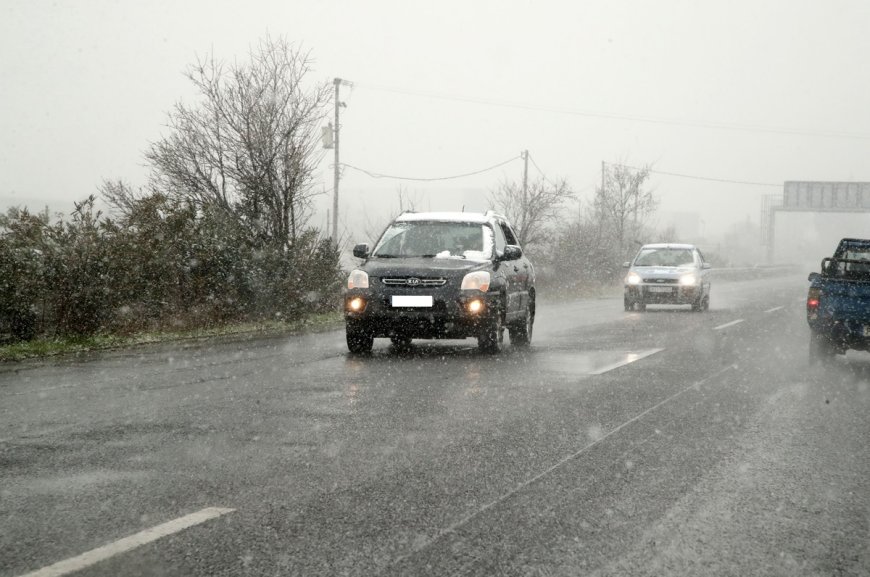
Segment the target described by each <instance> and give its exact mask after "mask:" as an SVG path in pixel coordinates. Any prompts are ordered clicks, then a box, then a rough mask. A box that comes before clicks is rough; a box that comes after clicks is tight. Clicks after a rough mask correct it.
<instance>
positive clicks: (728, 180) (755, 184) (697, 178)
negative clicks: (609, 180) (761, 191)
mask: <svg viewBox="0 0 870 577" xmlns="http://www.w3.org/2000/svg"><path fill="white" fill-rule="evenodd" d="M607 164H610V165H611V166H622V167H625V168H630V169H631V170H644V169H642V168H637V167H636V166H628V165H627V164H613V163H610V162H608V163H607ZM647 170H649V172H651V173H653V174H664V175H667V176H676V177H679V178H691V179H693V180H706V181H710V182H724V183H726V184H746V185H750V186H773V187H776V188H782V184H781V183H780V184H773V183H771V182H752V181H748V180H733V179H729V178H713V177H709V176H693V175H690V174H680V173H677V172H665V171H663V170H653V169H651V168H650V169H647Z"/></svg>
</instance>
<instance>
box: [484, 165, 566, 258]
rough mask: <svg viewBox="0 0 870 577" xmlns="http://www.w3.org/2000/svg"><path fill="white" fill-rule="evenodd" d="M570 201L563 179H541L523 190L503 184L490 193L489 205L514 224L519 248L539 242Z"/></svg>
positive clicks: (520, 185) (516, 186)
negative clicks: (554, 180) (553, 180)
mask: <svg viewBox="0 0 870 577" xmlns="http://www.w3.org/2000/svg"><path fill="white" fill-rule="evenodd" d="M573 198H574V193H573V192H572V191H571V189H570V187H569V186H568V182H567V181H566V180H565V179H561V180H558V181H556V182H551V181H549V180H546V179H544V178H543V177H541V178H540V179H538V180H536V181H534V182H532V183H530V184H529V185H528V187H527V188H526V189H525V190H524V189H523V185H522V183H517V182H512V181H505V182H503V183H502V184H501V185H500V186H499V188H498V189H496V190H495V191H494V192H492V193H491V194H490V202H491V203H492V204H493V206H495V207H496V209H497V210H498V211H499V212H501V213H503V214H504V215H505V216H506V217H507V218H508V220H510V222H511V223H512V224H513V225H514V227H515V229H516V233H517V235H518V236H519V241H520V244H521V245H522V246H523V247H525V246H526V245H530V244H531V245H533V244H536V243H541V242H543V241H544V240H545V238H546V235H547V232H548V230H549V229H550V228H551V226H552V225H553V224H555V223H557V222H558V221H560V220H561V217H562V215H563V207H564V205H565V203H566V202H567V201H568V200H571V199H573Z"/></svg>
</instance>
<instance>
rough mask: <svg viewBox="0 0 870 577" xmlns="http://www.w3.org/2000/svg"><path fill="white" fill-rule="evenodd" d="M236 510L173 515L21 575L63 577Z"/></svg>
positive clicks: (211, 509)
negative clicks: (152, 524) (164, 520)
mask: <svg viewBox="0 0 870 577" xmlns="http://www.w3.org/2000/svg"><path fill="white" fill-rule="evenodd" d="M233 511H235V509H221V508H219V507H209V508H207V509H203V510H201V511H197V512H196V513H191V514H190V515H185V516H184V517H179V518H178V519H173V520H172V521H167V522H166V523H163V524H162V525H157V526H156V527H151V528H150V529H145V530H144V531H140V532H139V533H136V534H135V535H130V536H129V537H124V538H123V539H119V540H117V541H114V542H113V543H109V544H108V545H103V546H102V547H97V548H96V549H92V550H91V551H88V552H87V553H82V554H81V555H78V556H77V557H71V558H69V559H66V560H64V561H59V562H58V563H55V564H54V565H49V566H48V567H43V568H42V569H38V570H36V571H32V572H30V573H26V574H24V575H21V577H61V576H62V575H68V574H69V573H74V572H76V571H81V570H82V569H84V568H86V567H90V566H91V565H94V564H96V563H99V562H100V561H105V560H106V559H108V558H110V557H114V556H115V555H119V554H121V553H126V552H127V551H132V550H133V549H136V548H137V547H141V546H142V545H146V544H148V543H151V542H152V541H156V540H157V539H160V538H161V537H166V536H167V535H172V534H173V533H178V532H180V531H184V530H185V529H188V528H190V527H193V526H194V525H199V524H200V523H205V522H206V521H210V520H211V519H216V518H217V517H220V516H221V515H226V514H227V513H232V512H233Z"/></svg>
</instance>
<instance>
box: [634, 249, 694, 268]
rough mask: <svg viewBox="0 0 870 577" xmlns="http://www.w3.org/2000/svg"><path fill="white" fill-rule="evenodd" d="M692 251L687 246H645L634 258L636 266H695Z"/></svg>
mask: <svg viewBox="0 0 870 577" xmlns="http://www.w3.org/2000/svg"><path fill="white" fill-rule="evenodd" d="M694 265H695V258H694V257H693V256H692V251H691V250H689V249H685V248H645V249H641V251H640V254H639V255H638V256H637V258H636V259H634V266H694Z"/></svg>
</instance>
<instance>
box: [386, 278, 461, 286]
mask: <svg viewBox="0 0 870 577" xmlns="http://www.w3.org/2000/svg"><path fill="white" fill-rule="evenodd" d="M381 282H382V283H384V284H385V285H387V286H404V287H411V288H416V287H420V288H425V287H436V286H444V285H445V284H447V279H446V278H441V277H439V278H420V277H416V276H412V277H393V278H382V279H381Z"/></svg>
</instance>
